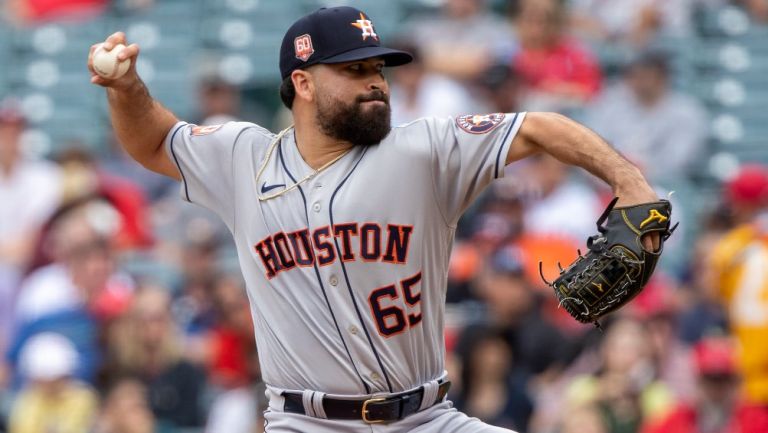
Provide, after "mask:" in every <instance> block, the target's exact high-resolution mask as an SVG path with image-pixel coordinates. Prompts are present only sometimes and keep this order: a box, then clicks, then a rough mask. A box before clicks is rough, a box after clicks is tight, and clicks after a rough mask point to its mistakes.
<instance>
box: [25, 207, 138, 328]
mask: <svg viewBox="0 0 768 433" xmlns="http://www.w3.org/2000/svg"><path fill="white" fill-rule="evenodd" d="M115 218H116V216H115V211H114V209H112V208H111V207H110V206H109V205H107V204H106V203H104V202H102V201H98V200H86V201H85V202H82V203H75V205H74V206H72V207H68V208H65V209H64V211H63V212H62V213H60V214H57V217H56V218H55V219H54V221H53V222H52V223H51V229H50V231H49V234H48V237H47V239H46V243H45V244H46V245H47V246H48V248H49V250H50V255H51V257H52V258H53V263H51V264H49V265H47V266H44V267H42V268H39V269H37V270H36V271H34V272H33V273H32V274H30V275H29V277H27V279H26V280H24V282H23V284H22V286H21V290H20V292H19V299H18V303H17V304H16V312H15V314H16V321H17V322H18V323H19V324H23V323H26V322H30V321H33V320H35V319H39V318H41V317H43V316H46V315H49V314H53V313H57V312H61V311H66V310H70V309H72V308H76V307H80V306H84V307H86V308H89V309H92V310H94V312H98V310H99V308H101V307H104V308H106V309H107V310H108V309H109V308H110V306H113V307H116V306H118V305H119V304H118V303H119V302H120V300H123V301H122V302H123V303H124V300H125V299H126V298H127V297H128V296H129V295H130V293H131V292H132V290H133V282H132V280H131V278H130V277H128V276H127V275H126V274H123V273H121V272H120V271H119V270H118V269H117V268H116V263H115V257H114V253H115V250H114V245H113V243H112V238H111V235H112V230H113V229H114V221H115ZM110 304H112V305H110ZM102 312H103V313H105V314H108V311H102Z"/></svg>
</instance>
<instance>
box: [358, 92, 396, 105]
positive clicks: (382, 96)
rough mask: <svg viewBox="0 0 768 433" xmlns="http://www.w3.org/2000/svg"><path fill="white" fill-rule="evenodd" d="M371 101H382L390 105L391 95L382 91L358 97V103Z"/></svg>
mask: <svg viewBox="0 0 768 433" xmlns="http://www.w3.org/2000/svg"><path fill="white" fill-rule="evenodd" d="M371 101H381V102H383V103H385V104H387V105H389V95H387V94H386V93H384V92H382V91H381V90H375V91H373V92H372V93H371V94H370V95H367V96H358V97H357V102H358V103H363V102H371Z"/></svg>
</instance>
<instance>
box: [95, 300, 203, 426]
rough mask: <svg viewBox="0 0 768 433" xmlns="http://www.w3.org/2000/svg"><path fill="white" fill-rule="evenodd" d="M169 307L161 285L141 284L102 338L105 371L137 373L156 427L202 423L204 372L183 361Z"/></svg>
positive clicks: (114, 375)
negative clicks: (122, 315)
mask: <svg viewBox="0 0 768 433" xmlns="http://www.w3.org/2000/svg"><path fill="white" fill-rule="evenodd" d="M169 307H170V296H169V295H168V293H167V292H165V291H164V290H162V289H159V288H154V287H144V288H142V289H141V290H140V291H138V292H137V294H136V297H135V298H134V302H133V305H132V307H131V309H130V311H129V312H128V315H127V316H126V317H125V318H124V320H122V321H120V323H116V324H115V328H114V329H113V332H112V334H111V335H110V340H109V341H108V342H107V346H108V350H109V361H110V362H109V364H108V367H107V375H108V377H120V376H124V375H129V376H135V377H137V378H140V379H141V380H142V381H143V382H144V383H145V384H146V386H147V388H148V393H149V404H150V407H151V408H152V412H153V413H154V416H155V418H156V419H157V422H158V425H159V426H160V427H163V426H166V427H168V428H178V427H201V426H202V425H203V423H204V421H205V413H204V410H203V407H202V405H201V403H202V393H203V389H204V385H205V375H204V374H203V372H202V371H201V369H200V368H198V367H197V366H195V365H193V364H191V363H189V362H188V361H186V360H184V358H183V353H182V341H181V338H180V336H179V334H178V332H177V330H176V329H175V324H174V323H173V318H172V317H171V314H170V311H169Z"/></svg>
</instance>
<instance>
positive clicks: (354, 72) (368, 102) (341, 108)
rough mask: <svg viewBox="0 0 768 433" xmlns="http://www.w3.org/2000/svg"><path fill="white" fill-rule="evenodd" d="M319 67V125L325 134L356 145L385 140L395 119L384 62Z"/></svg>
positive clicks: (360, 61)
mask: <svg viewBox="0 0 768 433" xmlns="http://www.w3.org/2000/svg"><path fill="white" fill-rule="evenodd" d="M320 66H322V68H318V69H319V70H318V71H317V75H316V78H317V79H316V80H315V83H316V89H317V98H316V108H317V123H318V125H319V126H320V128H321V129H322V131H323V132H324V133H325V134H327V135H329V136H331V137H333V138H336V139H340V140H344V141H347V142H350V143H352V144H355V145H363V146H367V145H371V144H377V143H379V142H380V141H381V140H383V139H384V137H386V136H387V134H389V131H390V129H391V117H392V116H391V110H390V106H389V87H388V85H387V81H386V80H385V79H384V75H383V69H384V61H383V60H381V59H379V58H373V59H365V60H359V61H355V62H348V63H339V64H331V65H320Z"/></svg>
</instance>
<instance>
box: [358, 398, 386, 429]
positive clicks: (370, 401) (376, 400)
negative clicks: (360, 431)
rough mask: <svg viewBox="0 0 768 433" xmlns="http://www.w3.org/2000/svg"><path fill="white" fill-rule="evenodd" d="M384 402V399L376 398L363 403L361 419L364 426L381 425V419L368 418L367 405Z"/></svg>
mask: <svg viewBox="0 0 768 433" xmlns="http://www.w3.org/2000/svg"><path fill="white" fill-rule="evenodd" d="M385 400H386V398H383V397H378V398H369V399H368V400H366V401H364V402H363V410H362V413H361V415H362V417H363V421H364V422H365V423H366V424H381V423H383V422H384V420H383V419H379V420H376V419H369V418H368V405H369V404H371V403H376V402H379V401H385Z"/></svg>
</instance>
